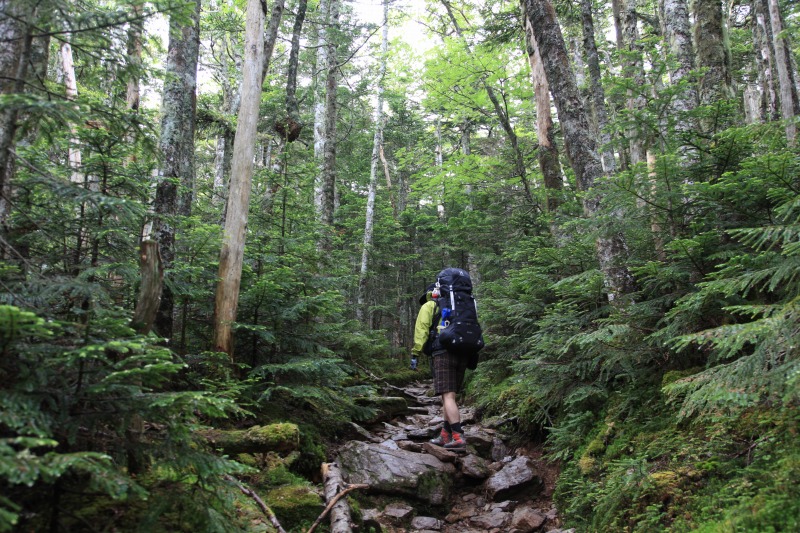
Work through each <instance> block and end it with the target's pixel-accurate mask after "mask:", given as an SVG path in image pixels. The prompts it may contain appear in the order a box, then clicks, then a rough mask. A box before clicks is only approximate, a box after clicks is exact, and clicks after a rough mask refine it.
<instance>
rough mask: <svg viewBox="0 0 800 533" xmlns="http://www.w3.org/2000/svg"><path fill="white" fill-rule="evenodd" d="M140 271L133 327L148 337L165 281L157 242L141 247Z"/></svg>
mask: <svg viewBox="0 0 800 533" xmlns="http://www.w3.org/2000/svg"><path fill="white" fill-rule="evenodd" d="M139 271H140V275H141V282H140V283H141V284H140V285H139V297H138V298H137V299H136V308H135V309H134V311H133V319H132V320H131V327H133V329H135V330H136V331H137V332H138V333H141V334H142V335H147V334H148V333H150V330H151V329H153V322H154V321H155V318H156V312H157V311H158V305H159V302H160V301H161V288H162V286H163V280H164V269H163V268H162V264H161V257H160V256H159V253H158V243H157V242H155V241H151V240H143V241H142V242H141V244H140V245H139Z"/></svg>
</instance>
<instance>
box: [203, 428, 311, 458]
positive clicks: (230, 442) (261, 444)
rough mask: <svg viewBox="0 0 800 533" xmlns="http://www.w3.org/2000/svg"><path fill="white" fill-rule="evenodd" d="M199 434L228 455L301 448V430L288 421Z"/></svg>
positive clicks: (214, 430) (211, 430)
mask: <svg viewBox="0 0 800 533" xmlns="http://www.w3.org/2000/svg"><path fill="white" fill-rule="evenodd" d="M199 434H200V436H202V437H203V438H204V439H206V441H208V443H209V444H210V445H211V446H212V447H214V448H217V449H219V450H222V452H223V453H225V454H228V455H237V454H240V453H267V452H291V451H294V450H297V449H299V448H300V430H299V428H298V427H297V426H296V425H295V424H288V423H280V424H270V425H268V426H253V427H251V428H248V429H207V430H204V431H200V432H199Z"/></svg>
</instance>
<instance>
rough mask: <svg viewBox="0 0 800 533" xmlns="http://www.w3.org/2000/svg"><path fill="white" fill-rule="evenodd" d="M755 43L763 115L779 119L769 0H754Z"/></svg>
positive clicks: (769, 118) (771, 118)
mask: <svg viewBox="0 0 800 533" xmlns="http://www.w3.org/2000/svg"><path fill="white" fill-rule="evenodd" d="M753 11H754V14H755V15H754V20H753V43H754V46H755V48H756V62H757V65H758V83H759V85H760V87H761V95H762V96H761V106H760V107H761V116H763V117H764V118H765V119H766V120H777V119H778V117H779V116H780V111H779V105H778V93H777V91H776V90H775V79H774V76H773V72H774V67H773V65H774V63H775V61H774V57H773V53H772V26H771V24H770V20H769V7H768V6H767V0H753Z"/></svg>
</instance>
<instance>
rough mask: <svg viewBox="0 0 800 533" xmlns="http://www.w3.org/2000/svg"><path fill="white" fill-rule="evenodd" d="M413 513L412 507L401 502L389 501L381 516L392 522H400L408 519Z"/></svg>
mask: <svg viewBox="0 0 800 533" xmlns="http://www.w3.org/2000/svg"><path fill="white" fill-rule="evenodd" d="M413 514H414V508H413V507H411V506H410V505H406V504H403V503H390V504H389V505H387V506H386V508H385V509H384V510H383V516H385V517H386V518H388V519H389V521H390V522H392V523H394V524H402V523H404V522H406V521H408V519H409V518H411V515H413Z"/></svg>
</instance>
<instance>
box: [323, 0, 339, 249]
mask: <svg viewBox="0 0 800 533" xmlns="http://www.w3.org/2000/svg"><path fill="white" fill-rule="evenodd" d="M339 1H340V0H329V2H330V19H329V20H330V27H329V28H328V31H327V37H326V41H325V48H326V49H327V53H326V60H327V62H326V64H325V70H326V76H325V133H324V137H325V143H324V146H325V149H324V150H323V153H322V169H321V174H322V205H321V206H320V222H322V224H323V225H324V226H326V227H330V226H333V213H334V210H335V207H336V206H335V202H336V120H337V118H338V109H337V101H336V96H337V95H336V92H337V89H338V77H337V75H336V73H337V71H338V69H339V64H338V58H337V54H336V51H337V44H336V40H337V33H338V29H339ZM324 239H325V240H326V241H327V237H325V238H324ZM328 246H330V243H329V242H324V243H323V248H324V249H327V247H328Z"/></svg>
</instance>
